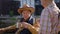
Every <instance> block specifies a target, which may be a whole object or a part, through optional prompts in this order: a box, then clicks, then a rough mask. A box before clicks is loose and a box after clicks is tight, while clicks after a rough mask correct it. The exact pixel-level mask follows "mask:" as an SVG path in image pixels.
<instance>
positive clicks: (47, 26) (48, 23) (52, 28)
mask: <svg viewBox="0 0 60 34" xmlns="http://www.w3.org/2000/svg"><path fill="white" fill-rule="evenodd" d="M58 10H59V9H58V7H57V6H56V4H55V3H52V4H51V5H49V6H48V7H46V8H44V10H43V11H42V14H41V17H40V27H41V28H40V34H57V33H56V31H57V27H56V26H57V25H58Z"/></svg>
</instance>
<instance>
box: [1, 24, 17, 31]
mask: <svg viewBox="0 0 60 34" xmlns="http://www.w3.org/2000/svg"><path fill="white" fill-rule="evenodd" d="M15 29H16V24H15V25H12V26H9V27H5V28H1V29H0V30H2V31H7V30H15Z"/></svg>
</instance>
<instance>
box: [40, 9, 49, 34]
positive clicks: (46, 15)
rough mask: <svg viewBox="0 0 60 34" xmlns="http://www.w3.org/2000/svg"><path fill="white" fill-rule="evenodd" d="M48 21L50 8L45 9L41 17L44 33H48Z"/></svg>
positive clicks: (41, 26) (41, 31) (41, 30)
mask: <svg viewBox="0 0 60 34" xmlns="http://www.w3.org/2000/svg"><path fill="white" fill-rule="evenodd" d="M48 22H49V13H48V10H43V11H42V14H41V17H40V28H41V29H40V33H42V34H44V33H46V31H47V30H48V29H47V26H48Z"/></svg>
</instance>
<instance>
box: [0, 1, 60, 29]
mask: <svg viewBox="0 0 60 34" xmlns="http://www.w3.org/2000/svg"><path fill="white" fill-rule="evenodd" d="M55 2H56V4H57V6H58V7H59V8H60V0H55ZM24 3H26V4H29V5H31V6H32V7H34V8H35V12H34V13H33V16H34V17H35V18H39V17H40V15H41V12H42V10H43V9H44V8H43V6H42V5H41V2H40V0H0V28H3V27H7V26H10V25H14V24H15V23H16V22H17V20H18V19H19V18H22V17H21V15H20V14H18V12H17V10H18V8H20V7H22V6H23V4H24Z"/></svg>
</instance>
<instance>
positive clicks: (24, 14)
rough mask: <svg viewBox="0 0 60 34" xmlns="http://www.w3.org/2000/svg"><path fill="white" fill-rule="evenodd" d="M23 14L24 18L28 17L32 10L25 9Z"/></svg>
mask: <svg viewBox="0 0 60 34" xmlns="http://www.w3.org/2000/svg"><path fill="white" fill-rule="evenodd" d="M22 16H23V18H24V19H28V18H29V17H30V16H31V12H30V11H29V10H24V11H23V12H22Z"/></svg>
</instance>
